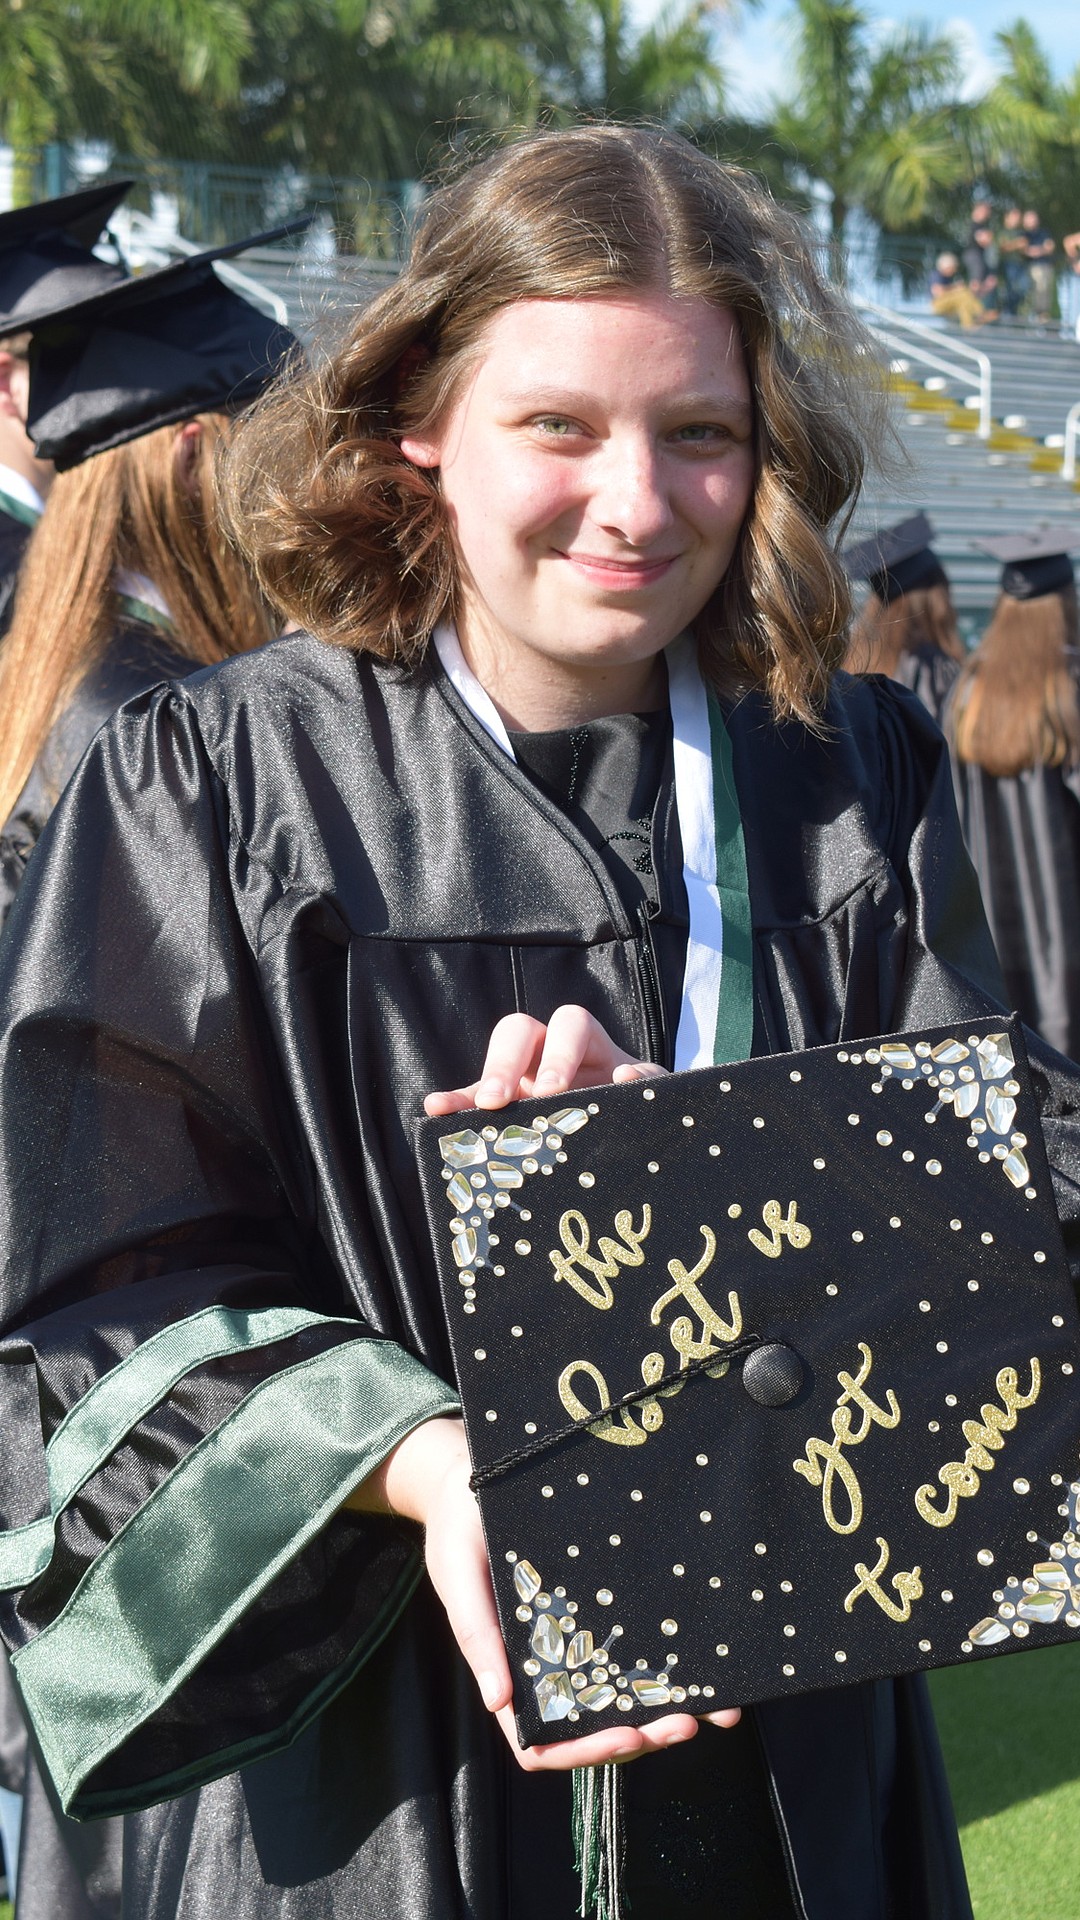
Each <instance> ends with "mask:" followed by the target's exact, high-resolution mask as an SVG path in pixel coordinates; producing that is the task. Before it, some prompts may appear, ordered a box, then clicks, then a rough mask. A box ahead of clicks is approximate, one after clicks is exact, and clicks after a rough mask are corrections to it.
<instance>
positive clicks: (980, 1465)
mask: <svg viewBox="0 0 1080 1920" xmlns="http://www.w3.org/2000/svg"><path fill="white" fill-rule="evenodd" d="M1030 1365H1031V1384H1030V1386H1029V1388H1028V1391H1027V1393H1021V1392H1020V1389H1019V1381H1018V1378H1017V1373H1016V1368H1015V1367H1002V1369H1001V1372H1000V1373H999V1374H998V1376H997V1379H996V1380H995V1382H994V1386H995V1389H996V1391H997V1393H998V1394H999V1395H1000V1397H1001V1401H1002V1405H1001V1406H1000V1407H995V1405H994V1404H993V1401H987V1402H986V1403H985V1404H984V1406H983V1408H982V1425H981V1426H980V1425H979V1422H978V1421H977V1420H965V1421H964V1423H963V1426H962V1428H961V1432H962V1433H963V1436H964V1439H965V1440H966V1441H967V1443H968V1446H967V1451H966V1453H965V1454H964V1457H963V1459H962V1460H949V1461H947V1462H946V1464H945V1465H944V1466H943V1467H941V1468H940V1469H939V1472H938V1479H939V1480H940V1481H941V1484H942V1486H943V1487H947V1488H948V1490H949V1496H948V1499H947V1500H946V1503H945V1505H944V1507H935V1505H934V1501H935V1500H936V1499H937V1497H938V1491H937V1488H936V1487H935V1486H933V1485H932V1484H931V1483H927V1485H926V1486H923V1487H920V1488H919V1490H918V1492H917V1493H916V1495H915V1511H916V1512H917V1514H918V1515H919V1518H920V1519H921V1520H925V1521H926V1524H927V1526H929V1527H951V1526H952V1523H953V1521H954V1520H955V1518H956V1509H957V1506H958V1504H959V1502H960V1501H961V1500H970V1499H972V1498H973V1496H974V1495H975V1494H977V1493H978V1491H979V1484H980V1482H979V1475H980V1474H983V1473H990V1472H991V1471H992V1469H993V1465H994V1462H993V1459H992V1457H991V1456H992V1454H994V1453H998V1452H1000V1450H1001V1448H1002V1447H1003V1446H1004V1445H1005V1441H1004V1438H1003V1436H1004V1435H1005V1434H1006V1433H1011V1432H1012V1430H1013V1428H1014V1427H1015V1425H1016V1415H1017V1413H1018V1411H1021V1410H1022V1409H1023V1408H1024V1407H1032V1406H1034V1404H1035V1402H1036V1400H1037V1399H1038V1397H1039V1389H1040V1387H1041V1386H1042V1370H1041V1368H1040V1366H1039V1362H1038V1361H1037V1360H1032V1361H1031V1362H1030Z"/></svg>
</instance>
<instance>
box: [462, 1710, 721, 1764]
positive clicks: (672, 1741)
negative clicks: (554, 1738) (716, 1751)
mask: <svg viewBox="0 0 1080 1920" xmlns="http://www.w3.org/2000/svg"><path fill="white" fill-rule="evenodd" d="M495 1718H496V1720H497V1721H498V1722H499V1725H500V1726H501V1728H502V1730H503V1732H504V1733H505V1735H506V1738H507V1740H508V1741H509V1743H510V1746H511V1748H512V1749H513V1754H514V1758H515V1760H516V1761H517V1763H518V1766H519V1767H521V1768H522V1769H523V1770H524V1771H525V1772H526V1773H564V1772H566V1771H567V1770H568V1769H569V1768H570V1767H603V1766H607V1765H608V1764H609V1763H610V1762H612V1761H616V1760H638V1759H641V1758H642V1756H643V1755H645V1754H647V1753H662V1752H663V1750H664V1748H665V1747H676V1746H680V1745H681V1744H682V1742H683V1741H685V1740H692V1739H693V1738H694V1735H695V1734H696V1732H697V1729H698V1723H697V1721H696V1720H695V1719H693V1718H692V1717H691V1715H690V1714H688V1713H669V1714H666V1715H665V1716H664V1718H663V1719H662V1720H650V1721H649V1723H648V1724H647V1725H646V1726H644V1727H609V1728H608V1729H607V1731H606V1732H604V1733H586V1734H584V1735H583V1736H582V1738H581V1739H580V1740H561V1741H559V1742H558V1743H557V1744H555V1745H553V1746H550V1747H519V1746H518V1744H517V1735H516V1733H515V1731H514V1715H513V1711H512V1709H511V1708H510V1707H504V1708H502V1710H501V1711H500V1712H498V1713H497V1714H496V1715H495Z"/></svg>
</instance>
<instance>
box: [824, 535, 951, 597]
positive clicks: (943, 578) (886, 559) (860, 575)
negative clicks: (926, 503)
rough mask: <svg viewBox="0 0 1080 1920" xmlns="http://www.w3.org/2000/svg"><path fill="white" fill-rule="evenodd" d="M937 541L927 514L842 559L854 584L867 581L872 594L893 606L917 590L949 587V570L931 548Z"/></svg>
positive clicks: (851, 549)
mask: <svg viewBox="0 0 1080 1920" xmlns="http://www.w3.org/2000/svg"><path fill="white" fill-rule="evenodd" d="M933 537H934V529H933V527H932V526H931V525H930V522H929V520H928V519H927V517H926V515H925V513H916V514H912V516H911V517H910V519H907V520H898V521H897V522H896V523H895V525H893V526H891V527H882V528H881V529H880V531H879V532H878V533H876V534H873V535H871V537H870V538H869V539H867V540H859V541H857V542H856V543H855V544H854V545H853V546H850V547H845V548H844V551H843V553H842V554H841V556H840V558H841V559H842V561H843V563H844V566H845V568H846V570H847V573H848V575H849V577H850V578H851V579H852V580H865V581H866V582H867V583H868V585H869V587H870V591H871V593H876V595H877V597H878V599H879V600H882V601H884V603H885V605H886V606H891V604H892V602H893V601H894V600H899V599H900V598H901V597H902V596H903V595H904V594H905V593H913V592H914V591H915V589H916V588H919V587H944V586H948V577H947V575H946V573H945V569H944V567H943V566H942V564H941V562H940V560H939V559H938V557H937V554H936V553H935V552H934V550H933V547H932V546H931V544H930V542H931V541H932V540H933Z"/></svg>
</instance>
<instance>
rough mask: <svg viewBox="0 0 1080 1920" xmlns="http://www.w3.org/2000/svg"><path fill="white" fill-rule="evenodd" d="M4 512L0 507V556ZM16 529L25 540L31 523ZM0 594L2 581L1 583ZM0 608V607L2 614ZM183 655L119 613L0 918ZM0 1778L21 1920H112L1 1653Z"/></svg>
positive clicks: (81, 1832)
mask: <svg viewBox="0 0 1080 1920" xmlns="http://www.w3.org/2000/svg"><path fill="white" fill-rule="evenodd" d="M9 518H10V517H9V516H8V515H7V514H2V513H0V559H2V553H3V537H4V529H5V525H6V523H8V521H9ZM10 525H11V526H13V527H15V526H19V527H20V529H21V532H22V533H23V535H24V544H25V539H28V538H29V535H30V532H31V529H30V528H29V527H21V523H19V522H16V521H13V520H12V521H10ZM0 592H2V587H0ZM2 618H3V613H2V609H0V621H2ZM187 664H188V663H187V662H186V661H185V660H184V659H183V657H182V656H181V655H179V654H178V653H176V652H175V650H174V649H173V648H172V647H171V646H170V644H169V641H168V638H167V636H166V635H165V634H164V633H163V632H162V631H161V630H160V629H159V628H157V627H154V626H151V625H150V624H149V623H148V622H144V621H140V620H134V619H125V620H122V621H121V622H120V624H119V625H118V627H117V630H116V633H115V635H114V636H113V639H112V641H111V643H110V645H109V647H108V649H107V650H106V652H105V654H104V655H103V656H102V658H101V659H100V660H99V661H97V662H96V664H95V666H94V667H93V668H92V670H91V671H90V673H88V674H87V676H86V678H85V679H84V680H83V681H82V682H81V683H80V685H79V687H78V689H77V691H76V693H75V697H74V699H73V700H72V701H71V703H70V705H69V706H68V707H67V709H66V710H65V711H64V713H62V714H61V715H60V717H59V719H58V720H57V721H56V723H55V724H54V726H53V727H52V729H51V731H50V733H49V736H48V739H47V740H46V742H45V744H44V746H43V747H42V750H41V753H40V754H39V756H38V759H37V761H36V763H35V765H34V768H33V770H32V772H31V775H30V778H29V780H28V781H27V783H26V786H25V787H24V789H23V791H22V793H21V794H20V796H19V799H18V801H17V802H16V805H15V807H14V808H13V809H12V812H11V815H10V817H9V819H8V820H7V821H6V822H5V824H4V826H3V828H2V829H0V925H2V924H3V922H4V921H5V920H6V917H7V913H8V911H9V909H10V906H11V902H12V900H13V899H14V897H15V893H16V891H17V889H18V887H19V884H20V883H21V881H22V877H23V874H24V873H25V870H26V863H27V860H28V859H29V857H30V855H31V854H32V852H33V850H34V847H35V846H36V844H37V841H38V839H39V837H40V835H41V832H42V829H43V828H44V825H45V822H46V820H47V819H48V817H49V814H50V813H51V812H52V809H53V806H54V805H55V803H56V801H57V799H58V798H59V795H60V793H61V792H62V790H63V788H64V787H65V786H66V784H67V782H68V780H69V779H70V778H71V775H72V774H73V773H74V771H75V768H76V767H77V766H78V763H79V761H80V760H81V758H82V756H83V754H84V752H85V751H86V748H87V747H88V746H89V744H90V742H91V740H92V739H93V737H94V735H95V733H96V732H97V730H98V728H99V727H100V726H102V725H103V724H104V722H105V721H106V720H107V719H108V717H109V715H110V714H111V713H113V712H115V710H116V708H117V707H118V706H121V705H122V704H123V702H124V701H125V700H129V699H131V697H132V696H133V695H134V694H136V693H141V692H142V691H143V689H144V688H147V687H151V686H154V685H155V684H156V683H157V682H158V681H159V680H160V679H161V677H162V675H163V674H165V673H170V672H172V673H180V674H182V673H183V672H184V671H185V668H186V666H187ZM0 1785H3V1786H6V1787H8V1788H10V1789H11V1790H12V1791H13V1792H17V1793H20V1794H22V1796H23V1803H24V1804H23V1831H22V1839H21V1843H20V1849H19V1852H20V1863H21V1866H22V1872H21V1876H20V1885H19V1913H20V1916H21V1920H57V1916H61V1915H62V1916H63V1920H117V1917H118V1916H119V1913H120V1871H121V1864H120V1863H121V1846H122V1836H121V1832H120V1825H119V1822H109V1821H99V1822H96V1823H95V1824H94V1825H93V1826H85V1825H84V1826H80V1825H77V1824H76V1823H75V1822H74V1821H72V1820H68V1819H67V1818H66V1817H65V1816H64V1815H63V1814H62V1813H61V1812H60V1810H59V1808H58V1806H57V1805H56V1801H55V1796H54V1795H53V1794H52V1793H51V1792H50V1791H49V1788H48V1784H47V1782H46V1781H45V1780H44V1779H43V1778H42V1775H41V1772H40V1770H39V1767H38V1764H37V1761H36V1758H35V1755H34V1753H33V1751H32V1749H31V1748H29V1747H28V1744H27V1738H26V1727H25V1722H24V1720H23V1716H22V1713H21V1711H20V1708H19V1704H18V1698H17V1695H16V1693H15V1691H14V1688H13V1684H12V1680H11V1674H10V1670H9V1667H8V1662H7V1657H6V1655H3V1656H0Z"/></svg>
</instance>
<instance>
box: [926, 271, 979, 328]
mask: <svg viewBox="0 0 1080 1920" xmlns="http://www.w3.org/2000/svg"><path fill="white" fill-rule="evenodd" d="M930 309H931V312H933V313H937V314H941V315H942V317H943V318H944V319H946V320H958V321H959V323H960V325H961V326H962V327H980V326H981V325H982V323H983V320H984V319H985V317H986V316H985V313H984V311H983V303H982V301H981V300H980V299H979V296H978V294H977V293H973V292H972V290H971V288H970V287H969V286H968V283H967V281H966V280H965V279H964V276H963V274H962V273H961V271H960V262H959V260H958V259H957V257H956V255H955V253H939V254H938V257H937V259H936V260H935V262H934V271H933V273H932V274H931V276H930Z"/></svg>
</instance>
